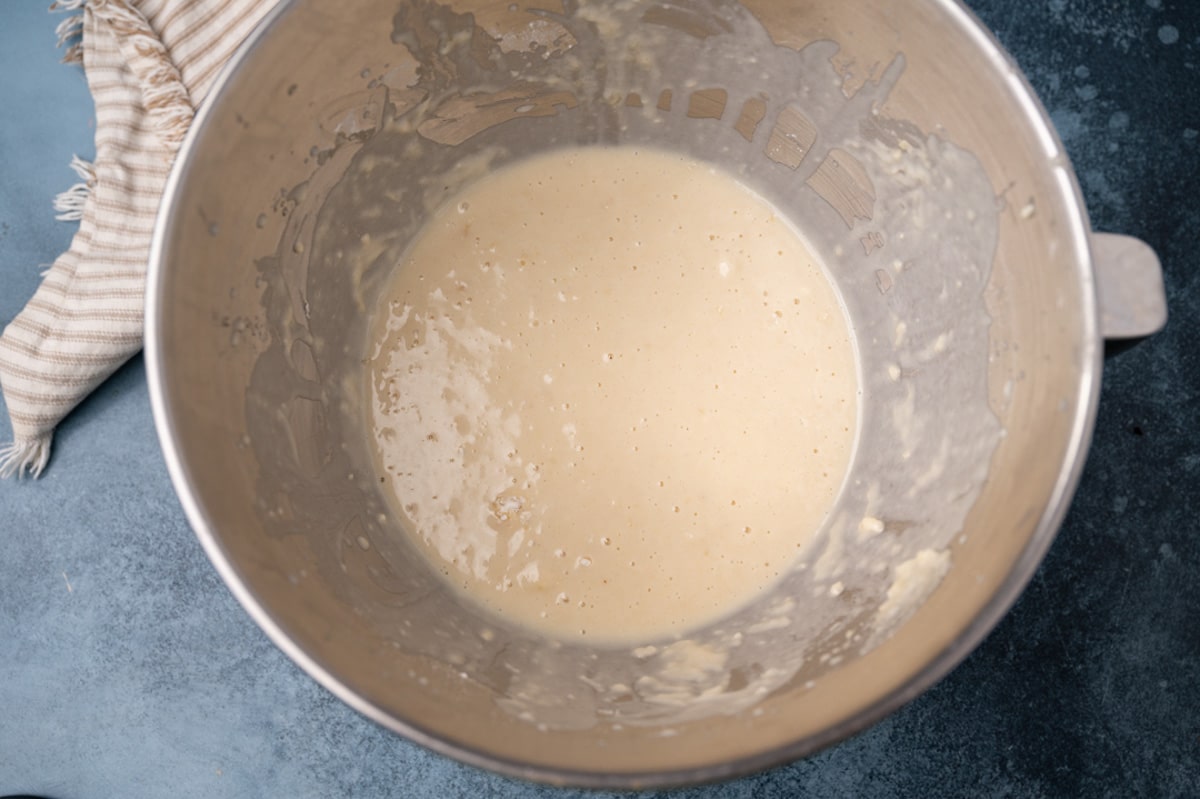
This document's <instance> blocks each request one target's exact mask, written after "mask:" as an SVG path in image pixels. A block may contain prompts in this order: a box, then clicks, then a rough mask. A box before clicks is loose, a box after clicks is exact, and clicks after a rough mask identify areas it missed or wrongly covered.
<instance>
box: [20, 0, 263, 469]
mask: <svg viewBox="0 0 1200 799" xmlns="http://www.w3.org/2000/svg"><path fill="white" fill-rule="evenodd" d="M275 2H276V0H58V1H57V2H56V3H55V4H54V5H53V6H51V9H52V10H62V11H67V12H70V14H71V15H70V16H68V17H67V18H66V19H64V21H63V22H62V24H61V25H59V27H58V35H59V46H63V45H66V44H69V43H71V46H70V47H69V49H68V50H67V53H66V57H65V58H64V59H63V60H64V61H67V62H82V64H83V69H84V72H85V74H86V75H87V81H88V86H89V88H90V89H91V92H92V97H93V98H94V100H95V104H96V159H95V162H94V163H90V164H89V163H87V162H86V161H83V160H81V159H79V158H75V159H74V161H73V162H72V164H71V166H72V167H73V168H74V169H75V171H76V173H77V174H78V175H79V176H80V178H81V182H80V183H78V184H77V185H75V186H73V187H72V188H70V189H68V190H67V191H65V192H63V193H62V194H60V195H59V196H58V198H57V199H56V201H55V203H54V207H55V210H57V211H58V212H59V216H58V218H59V219H64V220H79V231H78V232H77V233H76V234H75V237H74V239H73V240H72V242H71V246H70V248H69V249H68V250H67V251H66V252H65V253H63V254H62V255H61V256H59V258H58V259H57V260H56V261H55V262H54V264H53V266H51V267H50V269H49V270H48V271H47V272H46V274H45V277H44V279H43V281H42V284H41V286H40V287H39V288H38V290H37V292H36V293H35V294H34V295H33V297H32V298H31V299H30V300H29V303H28V305H26V306H25V309H24V310H22V311H21V313H19V314H18V315H17V317H16V318H15V319H13V320H12V321H11V322H9V323H8V325H7V326H6V327H5V328H4V333H3V335H0V389H3V392H4V399H5V402H6V403H7V405H8V413H9V417H10V418H11V420H12V432H13V438H14V441H13V443H12V444H10V445H8V446H5V447H4V448H2V449H0V477H8V476H11V475H14V474H16V475H23V474H31V475H33V476H35V477H36V476H38V475H40V474H41V473H42V470H43V469H45V467H46V463H47V461H48V460H49V458H50V440H51V436H52V435H53V432H54V428H55V426H57V425H58V423H59V422H60V421H61V420H62V419H63V417H64V416H66V415H67V414H68V413H70V411H71V410H72V409H73V408H74V407H75V406H76V405H77V404H79V402H80V401H81V400H82V399H83V398H84V397H86V396H87V395H88V393H89V392H91V391H92V390H93V389H94V388H95V387H96V386H98V385H99V384H100V383H102V382H103V381H104V380H105V379H106V378H107V377H108V376H109V375H111V374H112V373H113V372H114V371H116V369H117V368H118V367H119V366H120V365H121V364H123V363H124V362H125V361H127V360H128V359H129V358H130V357H132V356H133V355H135V354H136V353H137V352H138V351H139V350H140V349H141V347H142V327H143V298H144V293H145V281H146V265H147V260H148V257H149V250H150V237H151V233H152V231H153V228H154V219H155V214H156V212H157V210H158V204H159V199H160V197H161V195H162V191H163V185H164V183H165V182H166V179H167V172H168V170H169V169H170V166H171V162H172V160H173V158H174V156H175V152H176V150H177V149H178V148H179V144H180V142H181V141H182V140H183V138H184V136H185V135H186V134H187V130H188V127H189V125H190V124H191V121H192V116H193V114H194V113H195V109H196V107H197V106H198V105H199V104H200V103H201V102H202V101H203V100H204V97H205V95H206V94H207V93H208V90H209V88H210V87H211V86H212V83H213V80H214V78H216V76H217V73H218V72H219V70H220V68H221V67H222V66H223V65H224V64H225V62H226V61H227V60H228V59H229V57H230V56H231V55H232V54H233V51H234V50H235V49H236V48H237V46H238V45H239V44H240V43H241V42H242V40H243V39H245V37H246V36H247V35H248V34H249V33H250V31H251V30H252V29H253V28H254V26H255V25H256V24H257V23H258V22H259V20H260V19H262V17H263V15H264V14H265V13H266V12H267V11H268V10H270V8H271V6H273V5H274V4H275ZM72 42H73V43H72Z"/></svg>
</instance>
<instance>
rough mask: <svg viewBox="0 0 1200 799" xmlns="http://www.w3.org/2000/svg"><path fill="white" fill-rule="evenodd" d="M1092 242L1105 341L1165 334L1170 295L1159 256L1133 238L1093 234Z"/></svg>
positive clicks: (1140, 241) (1101, 325)
mask: <svg viewBox="0 0 1200 799" xmlns="http://www.w3.org/2000/svg"><path fill="white" fill-rule="evenodd" d="M1091 241H1092V264H1093V267H1094V271H1095V275H1096V293H1097V296H1098V299H1099V302H1100V332H1102V333H1103V334H1104V338H1106V339H1129V338H1141V337H1143V336H1149V335H1151V334H1152V333H1157V332H1158V331H1159V330H1162V328H1163V326H1164V325H1166V323H1167V295H1166V291H1165V289H1164V288H1163V277H1162V264H1160V263H1159V260H1158V255H1156V254H1155V252H1154V250H1152V249H1150V245H1149V244H1146V242H1144V241H1142V240H1141V239H1135V238H1134V237H1132V236H1123V235H1120V234H1117V233H1093V234H1092V240H1091Z"/></svg>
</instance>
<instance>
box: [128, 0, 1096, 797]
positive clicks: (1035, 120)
mask: <svg viewBox="0 0 1200 799" xmlns="http://www.w3.org/2000/svg"><path fill="white" fill-rule="evenodd" d="M925 1H926V2H929V3H930V4H932V5H933V6H934V7H935V8H936V9H938V10H940V11H941V12H943V13H944V14H945V15H946V17H947V19H948V20H950V21H951V23H952V24H953V25H954V26H956V27H957V29H958V32H959V33H960V34H961V35H963V36H966V37H967V38H969V39H970V40H971V41H972V42H973V44H974V45H975V47H977V48H978V49H979V51H980V52H981V53H982V54H983V55H984V56H985V57H986V59H987V61H988V62H989V64H990V66H991V68H992V69H994V70H995V71H996V73H997V74H998V76H999V77H1000V78H1002V79H1003V83H1004V84H1005V86H1006V88H1007V91H1008V92H1009V94H1010V96H1011V99H1012V100H1014V101H1015V104H1016V106H1017V107H1019V108H1020V109H1021V110H1022V112H1023V118H1024V122H1025V123H1026V124H1027V125H1028V126H1029V128H1030V129H1031V130H1032V131H1033V133H1034V134H1035V135H1036V136H1037V138H1038V141H1039V143H1040V145H1041V147H1042V150H1043V154H1044V157H1045V163H1046V167H1047V168H1048V169H1049V170H1052V171H1053V173H1054V177H1055V179H1056V184H1057V193H1058V195H1059V198H1058V199H1059V200H1060V201H1061V202H1062V204H1063V207H1064V209H1065V210H1067V211H1068V212H1070V213H1069V214H1068V215H1067V216H1066V222H1067V223H1068V229H1067V230H1066V231H1065V232H1066V234H1067V238H1068V239H1069V243H1070V245H1071V248H1072V251H1073V252H1074V253H1075V258H1074V259H1073V260H1074V263H1073V264H1072V266H1073V269H1074V271H1075V272H1076V275H1077V278H1078V281H1079V285H1080V288H1081V295H1082V298H1083V307H1082V308H1081V309H1080V311H1081V314H1080V316H1081V320H1082V327H1083V336H1082V340H1083V347H1084V350H1083V352H1082V353H1081V359H1080V360H1081V366H1082V368H1081V371H1080V378H1079V382H1080V391H1079V393H1078V399H1077V401H1076V402H1075V405H1074V408H1073V409H1071V410H1072V412H1073V424H1072V427H1071V431H1070V433H1069V436H1068V440H1067V447H1066V450H1065V452H1064V455H1063V461H1062V466H1061V468H1060V471H1059V474H1058V478H1057V480H1056V481H1055V484H1054V487H1053V490H1052V492H1051V493H1050V497H1049V501H1048V502H1047V504H1046V507H1045V510H1044V511H1043V513H1042V515H1041V517H1040V518H1039V519H1038V521H1037V524H1036V527H1035V529H1034V533H1033V534H1032V535H1031V536H1030V538H1029V541H1028V542H1027V543H1026V545H1025V547H1024V549H1023V550H1022V552H1021V554H1020V555H1019V557H1018V558H1017V560H1016V561H1015V562H1014V564H1013V567H1012V569H1011V570H1010V571H1009V573H1008V574H1007V575H1006V576H1005V578H1004V579H1003V580H1002V581H1001V583H1000V584H999V586H998V587H997V588H996V590H995V593H994V594H993V595H992V597H991V598H990V599H989V600H988V601H987V603H986V604H985V605H984V606H983V608H982V609H981V611H980V612H979V614H978V615H977V616H976V617H975V618H974V619H972V621H971V622H970V623H969V624H968V625H967V626H966V627H965V628H964V629H963V630H961V631H960V632H959V634H958V635H956V636H955V637H954V638H953V639H952V641H951V642H950V644H948V645H947V646H946V647H945V648H943V649H942V651H940V652H939V653H938V654H936V655H935V656H934V657H933V658H932V659H931V660H930V661H928V662H927V663H926V665H925V667H924V668H922V669H921V670H920V671H918V672H917V673H915V674H912V675H910V676H909V678H908V679H907V680H905V681H904V682H903V683H901V684H900V685H899V686H898V687H897V688H896V689H894V690H893V691H892V692H890V693H889V694H887V695H885V696H883V697H881V698H879V699H878V700H876V701H875V702H873V703H872V704H869V705H867V706H865V707H863V708H862V709H860V710H859V711H858V712H856V713H854V714H853V715H851V716H849V717H847V718H845V719H843V720H842V721H840V722H838V723H836V724H834V725H832V726H830V727H829V728H827V729H826V730H823V731H821V732H820V733H817V734H815V735H811V736H808V737H806V738H803V739H799V740H795V741H791V742H789V743H786V744H783V745H780V746H777V747H773V748H771V749H767V750H764V751H762V752H759V753H756V754H754V755H749V756H742V757H739V758H736V759H733V760H729V761H724V762H720V763H715V764H710V765H705V766H700V767H688V768H677V769H669V770H661V771H645V772H599V771H584V770H577V769H571V768H560V767H553V766H546V765H531V764H529V763H523V762H520V761H517V760H513V759H510V758H507V757H502V756H497V755H494V754H491V753H489V752H487V751H484V750H481V749H479V748H475V747H472V746H468V745H464V744H460V743H458V742H455V741H452V740H447V739H446V738H444V737H441V736H439V735H438V734H436V733H433V732H431V731H429V730H427V729H424V728H423V727H422V726H421V725H420V724H418V723H417V722H415V721H412V720H404V719H400V718H397V717H395V716H393V715H392V714H390V713H388V712H387V711H385V710H383V709H382V708H380V707H378V706H377V705H375V704H373V703H371V702H369V701H367V700H366V699H364V698H363V697H361V696H360V695H358V694H357V693H356V692H355V691H354V690H353V689H351V688H350V687H349V686H347V685H346V684H345V683H343V682H342V681H341V680H340V679H339V678H338V677H337V676H336V675H334V674H332V673H331V672H329V671H328V670H326V669H325V668H324V667H323V666H321V665H320V664H319V663H318V662H317V661H316V660H315V659H314V658H313V657H311V656H310V655H309V654H308V653H307V652H306V651H305V650H304V649H302V648H301V647H300V646H299V645H298V644H296V643H295V642H294V641H293V640H292V639H291V638H290V637H289V636H288V634H287V633H286V632H285V631H284V630H283V628H282V627H281V626H280V625H279V624H278V623H277V622H276V621H275V619H274V618H273V617H272V615H271V614H270V612H269V611H268V610H267V609H266V607H265V606H264V605H263V604H262V603H260V602H259V600H258V598H257V597H256V596H255V593H254V592H253V591H252V590H251V588H250V587H249V586H248V585H247V584H246V583H245V582H243V581H242V580H241V578H240V576H239V574H238V571H237V569H236V568H235V566H234V564H233V562H232V561H231V560H230V559H229V557H228V556H227V553H226V552H225V550H224V549H223V547H222V546H221V544H220V542H219V541H218V539H217V537H216V535H215V534H214V533H213V530H212V527H211V525H210V524H209V518H208V514H207V513H206V510H205V508H204V507H203V506H202V504H201V502H200V500H199V498H198V497H197V496H196V494H195V493H194V492H193V490H192V484H193V482H192V474H191V472H190V470H189V467H188V466H187V464H186V463H185V462H184V461H183V458H182V455H181V452H180V449H179V446H178V444H177V437H176V430H177V425H176V416H175V412H174V410H173V409H172V408H171V406H170V405H169V403H168V401H167V397H166V393H167V389H166V375H167V372H168V370H169V363H168V361H167V358H166V353H165V352H164V350H163V347H162V342H161V339H162V336H163V331H164V328H165V326H166V324H167V321H168V313H167V308H166V304H165V301H164V300H165V298H164V291H165V285H166V275H167V272H168V271H169V266H168V262H167V259H166V257H165V256H166V249H167V241H168V240H169V239H170V234H171V231H172V230H173V229H174V227H175V226H176V224H177V220H178V219H179V218H180V217H181V216H182V212H181V211H180V200H179V198H180V191H179V190H180V185H181V183H182V181H183V180H184V178H185V175H186V173H187V172H188V165H189V160H190V158H189V156H190V154H191V152H192V151H193V149H195V148H196V146H197V145H196V142H197V140H198V139H199V137H200V135H201V132H202V131H203V130H204V128H205V126H206V123H207V122H208V119H209V117H210V116H211V115H212V114H213V113H215V112H214V111H213V108H214V107H216V106H217V105H218V103H219V99H220V97H221V96H222V94H223V93H224V92H225V91H226V89H227V88H228V87H229V85H230V83H231V81H232V80H233V79H234V77H235V76H236V74H237V72H238V68H239V67H240V65H241V64H242V63H243V62H244V61H245V60H246V59H247V58H248V57H249V54H250V53H251V52H252V51H253V50H254V49H255V47H256V46H257V44H258V43H259V41H260V40H262V39H263V38H264V37H266V36H268V35H270V32H271V30H272V29H273V28H274V27H275V26H276V24H278V23H279V21H280V20H281V19H282V18H283V17H284V15H286V14H287V13H288V11H289V10H290V9H291V8H292V7H293V6H295V5H297V4H298V3H299V2H302V0H280V2H278V3H277V4H276V5H275V6H274V7H273V8H272V9H271V10H270V11H268V12H267V13H266V15H265V16H264V17H263V19H262V20H261V21H260V22H259V24H258V25H257V27H256V28H255V29H254V30H253V31H252V32H251V33H250V35H249V36H247V37H246V39H245V40H244V41H243V42H242V43H241V45H240V46H239V47H238V48H237V50H236V51H235V52H234V54H233V56H232V57H231V58H230V59H229V61H228V62H227V63H226V64H225V66H224V67H223V68H222V69H221V71H220V72H219V74H218V75H217V77H216V78H215V80H214V82H213V84H212V86H211V88H210V90H209V93H208V96H207V99H206V101H205V102H204V103H202V104H201V106H200V108H199V109H198V111H197V113H196V116H195V119H194V120H193V122H192V125H191V127H190V128H189V131H188V134H187V136H186V137H185V138H184V141H183V143H182V145H181V146H180V148H179V151H178V153H177V154H176V156H175V160H174V163H173V164H172V166H171V170H170V173H169V175H168V177H167V181H166V183H165V185H164V188H163V199H162V202H161V204H160V207H159V213H158V217H157V220H156V222H155V227H154V233H153V237H152V239H151V245H150V255H149V265H148V271H147V279H146V295H145V296H146V305H145V319H146V324H145V362H146V376H147V383H148V388H149V395H150V405H151V411H152V413H153V416H154V425H155V429H156V432H157V435H158V439H159V443H160V446H161V448H162V451H163V457H164V459H165V461H166V466H167V471H168V473H169V475H170V478H171V483H172V485H173V486H174V488H175V492H176V494H177V495H178V497H179V500H180V503H181V505H182V507H183V510H184V513H185V515H186V517H187V520H188V522H189V524H190V525H191V527H192V529H193V531H194V532H195V534H196V537H197V538H198V539H199V541H200V544H201V545H202V547H203V549H204V552H205V554H206V555H207V556H208V559H209V560H210V561H211V562H212V564H213V566H214V568H215V569H216V570H217V572H218V574H219V575H220V576H221V579H222V580H223V581H224V583H225V585H226V586H227V587H228V588H229V590H230V592H231V593H232V594H233V595H234V597H235V598H236V599H237V600H238V602H239V604H241V606H242V607H243V608H244V609H245V611H246V612H247V613H248V614H249V615H250V617H251V618H252V619H253V620H254V621H255V623H256V624H257V625H258V626H259V627H260V628H261V629H262V630H263V631H264V632H265V633H266V634H267V636H268V637H269V638H270V639H271V641H272V642H273V643H274V644H275V645H276V646H277V647H279V649H281V650H282V651H283V652H284V653H285V654H286V655H287V656H288V657H289V658H290V659H291V660H292V661H293V662H294V663H295V664H296V665H298V666H299V667H300V668H301V669H303V670H304V671H305V672H306V673H307V674H308V675H309V676H310V677H311V678H313V679H314V680H316V681H317V682H318V683H319V684H320V685H322V686H323V687H324V688H326V689H327V690H328V691H330V692H331V693H332V694H334V695H335V696H336V697H338V698H339V699H340V700H342V701H343V702H345V703H346V704H347V705H349V706H350V707H352V708H353V709H355V710H356V711H358V712H359V713H360V714H362V715H363V716H365V717H367V718H368V719H370V720H372V721H374V722H376V723H377V724H379V725H381V726H383V727H384V728H386V729H389V730H391V731H392V732H395V733H399V734H400V735H402V736H404V737H405V738H407V739H408V740H410V741H413V742H415V743H418V744H420V745H422V746H424V747H426V748H427V749H430V750H432V751H434V752H436V753H438V754H441V755H446V756H448V757H451V758H453V759H455V760H458V761H460V762H463V763H466V764H469V765H472V766H476V767H480V768H484V769H487V770H489V771H493V772H496V773H499V774H502V775H505V776H509V777H517V778H520V779H525V780H532V781H536V782H541V783H546V784H549V785H555V786H578V787H584V788H607V789H643V788H666V787H677V786H684V785H695V784H700V783H707V782H716V781H722V780H728V779H733V778H737V777H741V776H745V775H747V774H752V773H755V772H759V771H763V770H765V769H769V768H772V767H776V766H780V765H783V764H786V763H789V762H792V761H795V760H799V759H801V758H804V757H807V756H809V755H812V754H814V753H815V752H818V751H820V750H822V749H824V748H826V747H829V746H831V745H833V744H835V743H838V742H840V741H842V740H844V739H846V738H848V737H850V736H852V735H854V734H856V733H858V732H861V731H862V730H864V729H866V728H867V727H870V726H872V725H874V724H876V723H877V722H879V721H880V720H882V719H883V718H885V717H886V716H888V715H890V714H892V713H894V712H895V711H897V710H898V709H899V708H900V707H902V706H903V705H905V704H907V703H908V702H909V701H911V700H913V699H914V698H916V697H917V696H919V695H920V694H922V693H923V692H925V691H926V690H927V689H929V688H930V687H931V686H933V685H934V684H935V683H936V682H938V681H940V680H941V679H942V678H943V677H945V676H946V675H947V674H949V672H950V671H951V670H953V669H954V668H955V667H956V666H957V665H958V664H959V663H961V662H962V661H963V660H964V659H965V658H966V656H967V655H968V654H970V653H971V652H972V651H974V650H975V648H976V647H977V646H979V644H980V643H982V641H983V639H984V638H985V637H986V636H987V635H988V634H989V633H990V632H991V630H992V629H993V628H994V627H995V626H996V625H997V624H998V623H999V621H1000V620H1001V619H1002V618H1003V617H1004V616H1005V615H1006V614H1007V613H1008V611H1009V609H1010V608H1011V607H1012V605H1013V604H1014V603H1015V602H1016V600H1017V597H1018V596H1019V595H1020V594H1021V592H1022V591H1023V590H1024V588H1025V587H1026V585H1027V584H1028V583H1029V581H1030V580H1031V579H1032V577H1033V575H1034V572H1035V571H1036V569H1037V567H1038V565H1039V564H1040V563H1041V561H1042V559H1043V557H1044V556H1045V554H1046V552H1047V551H1048V550H1049V548H1050V545H1051V543H1052V542H1053V540H1054V537H1055V535H1056V534H1057V532H1058V529H1059V527H1060V526H1061V524H1062V522H1063V519H1064V518H1065V516H1066V513H1067V510H1068V508H1069V506H1070V500H1071V498H1072V496H1073V495H1074V492H1075V489H1076V488H1077V486H1078V484H1079V481H1080V478H1081V477H1082V473H1083V467H1084V463H1085V461H1086V456H1087V451H1088V447H1089V445H1090V442H1091V438H1092V433H1093V430H1094V427H1095V421H1096V414H1097V408H1098V404H1099V393H1100V374H1101V370H1102V368H1103V346H1102V338H1101V333H1100V325H1099V312H1098V302H1097V295H1096V285H1095V278H1094V274H1093V268H1092V258H1091V247H1090V232H1091V227H1090V221H1089V218H1088V214H1087V208H1086V205H1085V203H1084V199H1083V195H1082V192H1081V190H1080V187H1079V182H1078V179H1077V177H1076V175H1075V172H1074V169H1073V168H1072V166H1071V164H1070V161H1069V159H1068V158H1067V156H1066V153H1065V149H1064V147H1063V145H1062V142H1061V140H1060V138H1059V136H1058V134H1057V132H1056V131H1055V128H1054V125H1053V123H1052V121H1051V119H1050V116H1049V114H1048V113H1047V111H1046V109H1045V107H1044V106H1043V105H1042V103H1041V101H1040V100H1039V99H1038V97H1037V95H1036V93H1035V92H1034V90H1033V88H1032V86H1031V85H1030V83H1029V82H1028V80H1027V78H1026V77H1025V75H1024V74H1023V72H1022V71H1021V70H1020V68H1019V67H1018V66H1017V64H1016V62H1015V60H1014V59H1013V58H1012V56H1011V55H1009V54H1008V53H1007V51H1005V50H1004V48H1003V47H1002V45H1001V44H1000V42H999V41H998V40H997V39H996V37H995V35H994V34H993V33H992V32H991V31H990V30H989V29H988V28H987V27H986V26H985V25H984V24H983V23H982V22H981V21H980V20H979V18H978V17H977V16H976V15H975V14H974V12H972V11H971V10H970V9H969V8H967V7H966V6H965V5H964V3H963V0H925Z"/></svg>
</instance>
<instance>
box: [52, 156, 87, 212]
mask: <svg viewBox="0 0 1200 799" xmlns="http://www.w3.org/2000/svg"><path fill="white" fill-rule="evenodd" d="M71 169H73V170H75V174H76V175H78V176H79V177H80V178H82V179H83V182H82V183H76V184H75V185H74V186H72V187H71V188H69V189H67V190H66V191H64V192H60V193H59V194H58V196H57V197H55V198H54V210H55V211H58V214H57V215H56V216H55V217H54V218H55V219H57V220H59V221H61V222H75V221H78V220H80V219H83V209H84V207H85V206H86V205H87V199H88V197H90V196H91V195H92V187H93V186H95V185H96V168H95V167H94V166H92V164H91V162H90V161H85V160H83V159H82V158H80V157H79V156H77V155H76V156H72V158H71Z"/></svg>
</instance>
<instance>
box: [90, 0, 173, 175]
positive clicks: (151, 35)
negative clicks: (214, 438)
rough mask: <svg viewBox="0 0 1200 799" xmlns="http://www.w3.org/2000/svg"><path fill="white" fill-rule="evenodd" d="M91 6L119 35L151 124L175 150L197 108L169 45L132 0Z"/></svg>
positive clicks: (97, 1)
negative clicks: (169, 49)
mask: <svg viewBox="0 0 1200 799" xmlns="http://www.w3.org/2000/svg"><path fill="white" fill-rule="evenodd" d="M88 8H90V9H91V11H92V13H93V14H95V15H96V18H97V19H98V20H101V21H103V22H104V23H106V24H107V25H108V26H109V27H110V28H112V30H113V32H114V33H116V34H117V38H118V40H119V41H120V44H121V51H122V52H123V53H125V55H126V59H127V60H128V62H129V66H130V69H131V70H132V71H133V73H134V75H135V76H137V79H138V81H139V82H140V83H141V85H142V87H141V88H142V105H143V106H145V108H146V113H147V115H148V116H149V117H150V121H151V124H152V125H153V126H154V130H155V131H156V132H157V133H158V135H159V138H160V139H161V140H162V141H163V143H164V144H166V145H167V147H168V148H169V149H170V150H171V151H172V152H174V151H175V150H176V149H178V147H179V145H180V143H181V142H182V141H183V138H184V136H186V135H187V131H188V127H190V126H191V123H192V117H193V116H194V115H195V109H194V108H193V107H192V99H191V96H190V95H189V94H188V91H187V87H185V86H184V85H183V78H181V77H180V75H179V69H178V68H177V67H176V66H175V62H173V61H172V60H171V55H170V53H168V52H167V48H166V45H164V44H163V43H162V40H161V39H159V38H158V35H157V34H156V33H155V32H154V30H153V29H152V28H151V27H150V23H148V22H147V21H146V18H145V17H143V16H142V14H141V12H140V11H138V10H137V9H136V8H134V7H133V6H132V5H130V3H129V0H89V2H88Z"/></svg>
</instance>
